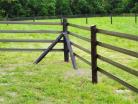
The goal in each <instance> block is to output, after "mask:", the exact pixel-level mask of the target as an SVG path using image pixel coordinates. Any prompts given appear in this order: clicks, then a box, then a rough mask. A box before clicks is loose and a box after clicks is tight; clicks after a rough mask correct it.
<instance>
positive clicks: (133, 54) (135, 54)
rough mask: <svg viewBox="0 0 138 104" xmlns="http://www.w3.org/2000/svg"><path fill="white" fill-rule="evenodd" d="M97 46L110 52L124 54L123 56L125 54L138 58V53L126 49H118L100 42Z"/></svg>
mask: <svg viewBox="0 0 138 104" xmlns="http://www.w3.org/2000/svg"><path fill="white" fill-rule="evenodd" d="M98 45H99V46H101V47H104V48H108V49H111V50H114V51H117V52H121V53H124V54H127V55H130V56H133V57H136V58H138V52H133V51H130V50H127V49H123V48H119V47H116V46H113V45H109V44H106V43H102V42H98Z"/></svg>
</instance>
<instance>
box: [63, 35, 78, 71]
mask: <svg viewBox="0 0 138 104" xmlns="http://www.w3.org/2000/svg"><path fill="white" fill-rule="evenodd" d="M63 35H64V37H65V40H66V43H67V47H68V50H69V53H70V57H71V61H72V65H73V68H74V69H77V64H76V60H75V55H74V54H73V49H72V47H71V43H70V40H69V37H68V33H67V32H64V33H63Z"/></svg>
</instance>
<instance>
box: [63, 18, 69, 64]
mask: <svg viewBox="0 0 138 104" xmlns="http://www.w3.org/2000/svg"><path fill="white" fill-rule="evenodd" d="M63 32H64V33H68V23H67V19H66V18H64V19H63ZM63 41H64V61H65V62H69V49H68V47H67V42H66V38H65V37H63Z"/></svg>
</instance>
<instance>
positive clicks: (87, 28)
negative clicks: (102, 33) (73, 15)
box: [68, 23, 90, 31]
mask: <svg viewBox="0 0 138 104" xmlns="http://www.w3.org/2000/svg"><path fill="white" fill-rule="evenodd" d="M68 25H69V26H71V27H75V28H79V29H83V30H88V31H90V27H86V26H80V25H76V24H72V23H69V24H68Z"/></svg>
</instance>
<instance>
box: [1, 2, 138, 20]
mask: <svg viewBox="0 0 138 104" xmlns="http://www.w3.org/2000/svg"><path fill="white" fill-rule="evenodd" d="M137 12H138V0H0V17H5V16H8V17H10V18H12V17H32V16H55V15H77V14H110V13H117V14H119V13H137Z"/></svg>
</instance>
